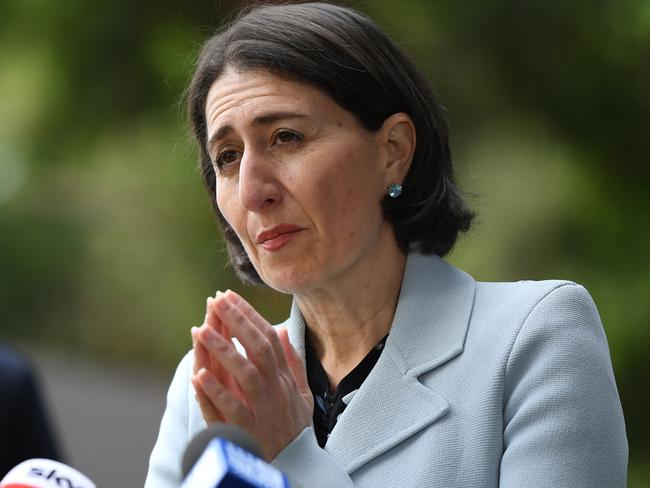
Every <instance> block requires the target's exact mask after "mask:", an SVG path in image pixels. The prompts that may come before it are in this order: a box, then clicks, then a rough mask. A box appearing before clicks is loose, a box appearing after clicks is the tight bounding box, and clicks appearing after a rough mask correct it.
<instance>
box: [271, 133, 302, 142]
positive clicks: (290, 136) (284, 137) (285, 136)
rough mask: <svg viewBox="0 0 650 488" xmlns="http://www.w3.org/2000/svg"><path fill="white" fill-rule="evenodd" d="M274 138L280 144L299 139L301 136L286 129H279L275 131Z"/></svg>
mask: <svg viewBox="0 0 650 488" xmlns="http://www.w3.org/2000/svg"><path fill="white" fill-rule="evenodd" d="M275 139H276V140H277V141H278V142H279V143H281V144H286V143H288V142H294V141H301V140H302V136H300V135H299V134H296V133H295V132H291V131H288V130H280V131H278V132H277V133H276V135H275Z"/></svg>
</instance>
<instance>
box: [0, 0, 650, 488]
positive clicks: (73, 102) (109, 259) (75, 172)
mask: <svg viewBox="0 0 650 488" xmlns="http://www.w3.org/2000/svg"><path fill="white" fill-rule="evenodd" d="M357 5H358V6H359V7H360V8H362V9H363V10H365V11H367V12H368V13H369V14H370V15H371V16H373V17H374V18H375V19H376V20H377V21H378V22H379V23H380V24H381V25H382V26H383V27H384V28H385V29H386V30H387V31H388V32H389V33H390V34H391V35H392V36H393V37H394V38H395V39H397V40H398V41H399V42H400V44H401V45H402V46H403V47H404V48H405V49H406V51H408V52H409V53H410V54H411V55H412V56H413V57H414V58H415V59H416V61H417V62H418V64H419V65H420V66H421V67H422V68H423V69H424V70H425V71H426V72H427V73H428V74H429V76H430V78H431V79H432V81H433V83H434V85H435V86H436V88H437V91H438V92H439V93H440V95H441V98H442V100H443V103H445V105H446V106H447V107H448V109H449V112H450V120H451V128H452V137H453V150H454V153H455V159H456V162H457V167H458V175H459V179H460V181H461V183H462V185H463V186H464V188H466V189H467V190H468V191H469V192H471V193H473V194H475V196H474V197H473V200H472V201H473V203H474V206H475V208H476V209H477V210H478V211H479V214H480V218H479V223H478V225H477V226H476V228H475V229H474V231H473V232H472V233H471V234H470V235H469V236H467V237H466V238H464V239H463V241H462V242H461V243H460V245H459V246H458V248H457V250H456V252H455V253H454V255H453V256H452V260H453V261H454V262H456V263H457V264H458V265H460V266H461V267H463V268H465V269H466V270H468V271H469V272H470V273H472V274H474V275H475V276H476V277H477V278H479V279H485V280H511V279H524V278H536V279H542V278H555V277H559V278H567V279H571V280H574V281H578V282H581V283H583V284H584V285H586V286H587V288H588V289H589V290H590V291H591V293H592V295H593V296H594V299H595V301H596V303H597V304H598V307H599V309H600V312H601V315H602V318H603V323H604V325H605V328H606V331H607V334H608V338H609V341H610V347H611V350H612V356H613V362H614V366H615V370H616V376H617V381H618V384H619V388H620V391H621V397H622V400H623V403H624V409H625V412H626V419H627V425H628V434H629V439H630V443H631V448H632V460H633V464H632V467H631V470H632V471H631V476H630V483H631V485H630V486H647V484H646V485H644V482H645V483H648V466H647V465H642V464H639V460H641V459H648V456H649V455H650V422H648V420H647V415H646V413H647V411H648V410H649V409H650V400H649V397H648V393H647V388H646V387H644V385H645V384H647V379H646V377H647V375H648V369H649V367H648V362H647V355H648V344H650V332H649V330H650V329H648V327H647V323H648V320H649V319H650V299H649V298H650V260H648V258H647V254H646V253H647V250H648V249H650V226H648V218H647V210H648V208H650V205H649V203H650V193H649V192H648V191H647V189H648V187H649V179H650V178H649V176H650V164H649V163H650V137H648V135H649V134H650V130H649V129H650V97H648V94H647V89H648V88H647V87H648V86H650V62H649V61H650V6H649V5H650V4H649V3H648V2H647V1H645V0H622V1H614V0H595V1H593V0H592V1H589V2H586V1H584V0H578V1H576V2H560V1H558V0H551V1H548V0H545V1H541V0H531V1H528V2H515V1H513V0H495V1H491V2H485V1H477V0H471V1H468V2H462V3H459V2H451V1H437V2H430V1H428V0H419V1H418V0H409V1H407V2H402V3H401V4H400V6H399V8H397V7H396V4H395V2H392V1H389V0H373V2H364V3H359V4H357ZM235 6H236V3H235V2H219V7H220V8H219V10H218V11H217V10H214V9H213V6H212V5H209V4H208V3H207V2H172V1H169V0H162V1H158V2H155V3H154V2H128V1H127V0H116V1H113V2H85V1H82V0H62V1H60V2H56V3H53V2H48V1H45V0H29V1H27V0H5V2H3V7H2V9H3V12H2V15H1V18H2V20H0V63H1V65H2V70H0V94H2V98H3V102H2V104H0V309H1V310H2V312H3V321H2V325H1V326H0V327H1V329H0V335H1V336H4V337H22V338H23V339H28V340H33V341H37V342H48V343H50V344H52V345H55V346H58V347H66V348H75V349H77V350H83V351H85V352H86V353H87V354H96V355H104V356H108V357H112V358H115V359H126V360H130V361H138V362H141V363H146V364H150V365H158V366H162V367H165V368H169V367H170V366H171V365H172V364H174V363H175V362H176V361H177V360H178V358H179V357H180V355H181V354H183V352H184V351H185V350H187V349H188V348H189V347H190V338H189V328H190V326H192V325H195V324H198V323H200V322H201V320H202V318H203V307H204V300H205V297H207V296H208V295H210V294H214V292H215V291H216V290H217V289H225V288H228V287H233V288H241V285H239V284H238V282H237V280H236V279H235V278H234V276H233V275H232V273H231V272H230V270H229V269H228V268H227V266H226V264H225V255H224V253H223V252H222V248H223V244H222V242H221V240H220V238H219V236H218V232H217V231H216V226H215V224H214V220H213V218H212V215H211V212H210V208H209V202H208V199H207V196H206V195H204V192H203V189H202V186H201V183H200V179H199V175H198V172H197V170H196V169H195V149H194V147H193V145H192V143H191V141H190V140H189V136H188V134H187V128H186V125H185V121H184V111H183V107H182V103H181V99H182V92H183V89H184V86H185V84H186V81H187V79H188V76H189V74H190V72H191V70H192V65H193V60H194V56H195V55H196V52H197V50H198V49H199V46H200V42H201V41H202V40H203V39H205V38H206V37H207V36H208V35H209V34H210V33H211V32H212V30H213V27H214V26H216V25H217V24H218V23H219V20H220V18H222V17H223V16H224V15H225V14H226V13H228V12H229V11H230V10H232V8H234V7H235ZM243 293H244V294H245V295H246V296H247V297H250V298H251V300H252V301H253V302H254V304H255V305H256V306H257V307H258V308H259V309H260V310H262V311H263V312H264V313H265V314H266V316H267V317H268V318H269V319H270V320H272V321H278V320H280V319H281V318H282V317H283V316H284V315H285V314H286V311H287V306H288V303H289V299H288V297H278V296H277V295H276V294H272V293H271V292H269V291H266V290H262V289H255V288H247V289H246V290H244V291H243ZM278 298H279V299H278Z"/></svg>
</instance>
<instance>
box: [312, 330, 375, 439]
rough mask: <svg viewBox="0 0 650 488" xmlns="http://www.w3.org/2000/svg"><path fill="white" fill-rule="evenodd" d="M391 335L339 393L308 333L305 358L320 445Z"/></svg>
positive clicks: (368, 355)
mask: <svg viewBox="0 0 650 488" xmlns="http://www.w3.org/2000/svg"><path fill="white" fill-rule="evenodd" d="M387 338H388V334H386V336H385V337H384V338H383V339H382V340H381V341H379V343H378V344H377V345H376V346H375V347H373V348H372V349H371V350H370V352H369V353H368V354H367V355H366V357H365V358H363V359H362V360H361V362H360V363H359V364H357V366H356V367H355V368H354V369H353V370H352V371H350V372H349V373H348V375H347V376H346V377H345V378H343V379H342V380H341V382H340V383H339V386H338V388H337V389H336V391H335V392H333V393H332V392H331V388H330V382H329V380H328V379H327V373H325V370H324V369H323V365H322V364H321V363H320V361H319V360H318V358H317V357H316V353H315V352H314V350H313V348H312V347H311V343H310V342H309V334H305V360H306V363H307V380H308V382H309V388H310V389H311V392H312V394H313V395H314V430H315V431H316V439H317V440H318V445H319V446H320V447H324V446H325V443H326V442H327V438H328V437H329V435H330V433H331V432H332V430H333V429H334V426H335V425H336V421H337V420H338V418H339V415H341V414H342V413H343V411H344V410H345V407H347V404H346V403H345V402H344V401H343V397H345V396H346V395H348V394H350V393H352V392H353V391H356V390H358V389H359V387H361V384H362V383H363V382H364V381H365V380H366V378H367V377H368V375H369V374H370V371H371V370H372V368H374V367H375V364H377V360H378V359H379V356H380V355H381V351H382V350H383V349H384V344H385V343H386V339H387Z"/></svg>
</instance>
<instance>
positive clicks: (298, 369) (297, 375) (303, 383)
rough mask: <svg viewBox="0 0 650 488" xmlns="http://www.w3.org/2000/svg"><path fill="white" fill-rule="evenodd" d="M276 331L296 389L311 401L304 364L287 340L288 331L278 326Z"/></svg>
mask: <svg viewBox="0 0 650 488" xmlns="http://www.w3.org/2000/svg"><path fill="white" fill-rule="evenodd" d="M277 333H278V339H279V340H280V344H282V349H283V350H284V355H285V356H286V358H287V365H288V366H289V370H290V371H291V374H292V376H293V379H294V381H295V382H296V386H297V387H298V390H299V391H300V393H301V394H302V396H303V397H305V398H307V399H309V401H310V402H311V401H313V396H312V394H311V390H310V389H309V382H308V380H307V372H306V370H305V364H304V363H303V361H302V358H301V357H300V356H299V355H298V353H297V352H296V350H295V349H294V348H293V346H292V345H291V343H290V342H289V332H288V331H287V329H285V328H284V327H280V328H278V329H277Z"/></svg>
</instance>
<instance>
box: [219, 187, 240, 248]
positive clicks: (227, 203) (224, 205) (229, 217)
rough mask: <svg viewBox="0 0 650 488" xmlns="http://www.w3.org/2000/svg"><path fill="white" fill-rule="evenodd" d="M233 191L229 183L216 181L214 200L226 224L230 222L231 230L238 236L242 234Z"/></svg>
mask: <svg viewBox="0 0 650 488" xmlns="http://www.w3.org/2000/svg"><path fill="white" fill-rule="evenodd" d="M234 196H235V192H234V190H233V189H232V188H231V185H228V184H227V183H226V184H224V183H221V184H219V183H217V190H216V196H215V197H216V202H217V207H219V211H220V212H221V215H223V217H224V218H225V219H226V221H227V222H228V224H230V227H232V228H233V230H234V231H235V232H236V233H237V235H238V236H241V235H242V229H241V218H240V217H239V215H238V212H237V207H238V204H237V200H236V198H234Z"/></svg>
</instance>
